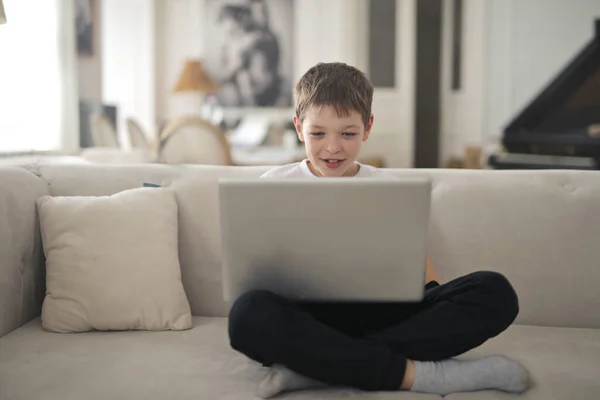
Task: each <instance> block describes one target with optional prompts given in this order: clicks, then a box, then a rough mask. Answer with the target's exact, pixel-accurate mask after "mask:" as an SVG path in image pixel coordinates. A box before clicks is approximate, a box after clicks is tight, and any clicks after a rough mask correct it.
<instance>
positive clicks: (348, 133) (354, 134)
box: [344, 132, 356, 136]
mask: <svg viewBox="0 0 600 400" xmlns="http://www.w3.org/2000/svg"><path fill="white" fill-rule="evenodd" d="M344 136H356V133H353V132H344Z"/></svg>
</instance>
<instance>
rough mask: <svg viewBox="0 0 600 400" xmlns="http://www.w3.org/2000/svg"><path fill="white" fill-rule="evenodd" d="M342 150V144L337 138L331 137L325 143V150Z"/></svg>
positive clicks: (331, 151)
mask: <svg viewBox="0 0 600 400" xmlns="http://www.w3.org/2000/svg"><path fill="white" fill-rule="evenodd" d="M341 150H342V144H341V143H340V141H339V140H337V139H332V140H330V141H329V142H328V143H327V151H328V152H329V153H331V154H334V153H338V152H340V151H341Z"/></svg>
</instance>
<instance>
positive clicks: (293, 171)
mask: <svg viewBox="0 0 600 400" xmlns="http://www.w3.org/2000/svg"><path fill="white" fill-rule="evenodd" d="M355 163H356V164H357V165H358V167H359V168H358V173H357V174H356V175H354V176H355V177H358V178H367V177H382V178H383V177H385V178H393V175H391V174H388V173H387V172H385V171H383V170H381V169H379V168H375V167H373V166H371V165H365V164H361V163H359V162H358V161H355ZM260 178H261V179H263V178H318V176H316V175H315V174H313V173H312V171H311V170H310V168H309V167H308V159H305V160H302V161H300V162H297V163H293V164H288V165H282V166H281V167H275V168H273V169H271V170H269V171H267V172H265V173H264V174H262V175H261V177H260Z"/></svg>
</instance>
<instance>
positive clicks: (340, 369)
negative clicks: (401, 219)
mask: <svg viewBox="0 0 600 400" xmlns="http://www.w3.org/2000/svg"><path fill="white" fill-rule="evenodd" d="M372 98H373V86H372V84H371V82H370V81H369V80H368V79H367V78H366V76H365V75H364V74H363V73H361V72H360V71H358V70H357V69H356V68H353V67H351V66H348V65H345V64H341V63H329V64H323V63H320V64H317V65H316V66H314V67H313V68H311V69H309V70H308V71H307V72H306V73H305V74H304V76H302V77H301V78H300V80H299V81H298V83H297V84H296V87H295V88H294V100H295V105H296V116H295V117H294V125H295V127H296V130H297V132H298V136H299V138H300V140H301V141H302V142H304V145H305V148H306V153H307V156H308V158H307V159H306V160H304V161H302V162H300V163H295V164H291V165H286V166H282V167H278V168H275V169H273V170H271V171H268V172H267V173H265V174H264V175H263V176H262V178H273V177H279V178H281V177H289V178H294V177H309V178H318V177H353V176H360V177H368V176H378V175H379V176H382V175H385V172H384V171H382V170H379V169H377V168H373V167H371V166H367V165H362V164H360V163H358V162H357V161H356V159H357V157H358V155H359V152H360V148H361V144H362V143H363V142H365V141H366V140H367V139H368V138H369V134H370V131H371V127H372V126H373V115H372V114H371V103H372ZM365 267H366V268H367V267H368V266H365ZM426 282H427V284H426V286H425V298H424V300H423V301H421V302H419V303H414V304H412V303H411V304H400V303H384V304H382V303H377V304H364V303H351V304H348V303H344V304H331V303H316V302H302V303H299V302H292V301H290V300H288V299H286V298H284V297H282V296H279V295H276V294H274V293H271V292H266V291H251V292H248V293H245V294H244V295H242V296H241V297H240V298H239V299H237V301H236V302H235V304H234V305H233V307H232V309H231V311H230V315H229V336H230V341H231V346H232V347H233V348H234V349H236V350H238V351H240V352H242V353H244V354H245V355H247V356H248V357H250V358H251V359H253V360H255V361H258V362H260V363H262V364H263V365H265V366H270V367H271V368H270V370H269V373H268V374H267V376H266V377H265V379H264V380H263V381H262V382H261V384H260V385H259V388H258V394H259V396H261V397H263V398H268V397H272V396H275V395H277V394H279V393H281V392H285V391H290V390H299V389H308V388H314V387H320V386H324V385H338V386H348V387H354V388H358V389H362V390H370V391H375V390H410V391H415V392H427V393H435V394H440V395H446V394H449V393H453V392H464V391H475V390H483V389H498V390H503V391H507V392H516V393H520V392H523V391H524V390H525V389H526V388H527V385H528V382H527V381H528V374H527V372H526V370H525V369H524V368H523V367H522V366H521V365H520V364H518V363H516V362H514V361H512V360H509V359H507V358H505V357H502V356H490V357H485V358H483V359H479V360H473V361H459V360H453V359H451V357H455V356H457V355H459V354H462V353H464V352H466V351H468V350H470V349H472V348H474V347H477V346H479V345H481V344H482V343H484V342H485V341H486V340H488V339H489V338H491V337H494V336H496V335H498V334H499V333H501V332H502V331H504V330H505V329H506V328H507V327H508V326H509V325H510V324H512V322H513V321H514V319H515V318H516V316H517V313H518V299H517V295H516V293H515V291H514V290H513V288H512V286H511V285H510V283H509V282H508V281H507V280H506V278H504V277H503V276H502V275H500V274H498V273H495V272H475V273H472V274H469V275H467V276H464V277H461V278H458V279H455V280H453V281H451V282H448V283H446V284H443V285H440V284H439V283H438V282H439V278H438V276H437V274H436V272H435V270H434V268H433V265H432V264H431V261H430V260H429V257H428V258H427V268H426Z"/></svg>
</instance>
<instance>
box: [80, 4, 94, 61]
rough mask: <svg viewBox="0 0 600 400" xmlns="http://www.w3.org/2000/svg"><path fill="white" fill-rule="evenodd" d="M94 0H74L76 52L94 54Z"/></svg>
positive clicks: (85, 54) (83, 54)
mask: <svg viewBox="0 0 600 400" xmlns="http://www.w3.org/2000/svg"><path fill="white" fill-rule="evenodd" d="M95 3H96V0H75V34H76V38H77V39H76V40H77V54H78V55H80V56H93V55H94V27H95V5H96V4H95Z"/></svg>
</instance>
